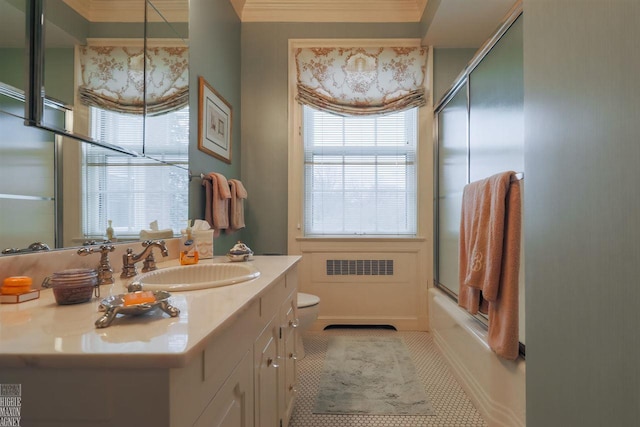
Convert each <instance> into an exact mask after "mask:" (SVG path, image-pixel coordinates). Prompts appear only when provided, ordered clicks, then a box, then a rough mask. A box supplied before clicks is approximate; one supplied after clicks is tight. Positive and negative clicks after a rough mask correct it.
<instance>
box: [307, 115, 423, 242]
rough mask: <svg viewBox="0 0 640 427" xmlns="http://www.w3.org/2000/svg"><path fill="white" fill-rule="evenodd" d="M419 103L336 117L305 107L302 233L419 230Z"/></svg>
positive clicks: (345, 233) (393, 233)
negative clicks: (392, 110) (396, 110)
mask: <svg viewBox="0 0 640 427" xmlns="http://www.w3.org/2000/svg"><path fill="white" fill-rule="evenodd" d="M416 139H417V108H412V109H409V110H406V111H402V112H399V113H393V114H388V115H373V116H371V115H369V116H349V117H341V116H337V115H333V114H330V113H326V112H322V111H319V110H316V109H314V108H311V107H309V106H304V107H303V140H304V177H305V178H304V179H305V182H304V227H305V235H307V236H326V235H408V236H415V234H416V211H417V207H416V170H417V168H416V145H417V142H416Z"/></svg>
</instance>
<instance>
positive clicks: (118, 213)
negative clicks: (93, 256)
mask: <svg viewBox="0 0 640 427" xmlns="http://www.w3.org/2000/svg"><path fill="white" fill-rule="evenodd" d="M114 3H117V4H115V5H114ZM33 8H35V9H36V12H38V9H39V8H40V9H41V11H42V13H44V20H43V22H44V25H43V26H42V28H41V30H42V50H41V52H40V53H39V55H40V56H39V58H40V59H38V60H36V61H35V62H34V61H29V57H30V53H29V46H30V41H31V40H30V39H29V36H28V34H29V31H28V28H29V25H30V24H29V20H28V16H29V14H30V13H32V12H30V11H32V10H33ZM31 34H33V31H32V32H31ZM36 35H37V31H36ZM187 40H188V0H184V1H173V0H172V1H169V0H154V1H145V0H127V1H122V2H111V1H104V0H0V129H1V130H2V132H1V133H0V250H4V249H18V250H22V249H26V248H28V246H29V245H31V244H32V243H34V242H43V243H45V244H46V245H47V246H49V247H50V248H51V249H54V248H65V247H72V246H79V245H81V244H83V242H86V241H92V240H93V241H98V242H99V241H102V240H103V239H104V238H105V237H106V235H105V232H106V228H107V226H108V222H109V221H111V222H112V224H113V228H114V229H115V230H116V236H117V237H119V240H134V239H136V237H137V236H138V235H139V232H140V230H141V229H144V228H149V223H150V222H151V221H154V220H155V221H157V223H158V225H159V228H162V229H165V230H176V231H177V230H179V227H180V225H182V223H183V222H184V220H186V218H187V213H186V212H187V205H188V194H187V192H188V190H187V188H188V171H187V164H188V122H189V112H188V107H186V105H188V87H187V85H188V51H187V48H188V42H187ZM88 50H92V51H93V52H94V53H96V52H97V53H98V54H97V56H96V55H94V56H90V55H89V56H87V55H86V51H88ZM83 51H85V52H83ZM113 52H115V54H113V55H110V53H113ZM31 56H33V55H31ZM87 58H88V59H87ZM91 61H93V62H91ZM90 62H91V66H88V65H87V64H89V63H90ZM92 67H93V68H92ZM34 68H35V69H34ZM87 70H88V73H89V74H85V75H84V76H83V71H85V72H87ZM91 73H92V74H91ZM38 74H39V76H38ZM34 75H35V78H34ZM105 76H107V77H109V78H110V79H111V81H109V82H108V84H107V83H104V82H103V83H100V78H104V77H105ZM123 76H125V77H126V80H127V81H126V82H125V83H124V84H123V85H122V86H119V87H118V86H112V85H111V83H113V82H116V83H117V82H121V80H122V78H123ZM87 82H89V83H91V84H94V83H96V82H98V83H97V85H96V86H98V95H103V94H106V95H112V96H115V97H116V98H118V97H120V96H121V95H122V94H125V92H126V95H131V96H132V98H134V99H137V100H139V101H140V103H139V105H138V104H135V105H134V104H132V103H128V102H125V103H124V109H125V110H126V109H127V108H129V109H133V110H135V111H125V112H122V111H117V110H118V108H111V105H109V99H108V96H107V97H106V98H107V100H106V101H104V103H103V104H98V106H97V107H96V106H95V104H91V103H86V102H83V101H81V100H80V98H81V97H82V96H88V97H89V98H91V96H94V95H95V93H90V92H87V91H86V90H85V89H86V87H83V86H88V85H87ZM30 85H31V87H30ZM100 85H101V86H100ZM34 87H35V88H39V89H38V90H36V91H35V94H34ZM83 91H84V92H83ZM35 95H37V96H35ZM98 98H99V96H98ZM30 102H31V104H32V105H29V103H30ZM101 102H102V101H101ZM34 112H35V114H36V115H35V116H34ZM25 119H26V120H25ZM25 123H29V124H30V125H31V126H25ZM78 141H80V142H78ZM159 192H164V193H165V195H164V196H163V197H164V198H163V197H160V196H159ZM167 193H173V194H172V195H167ZM166 198H172V200H165V199H166ZM176 204H181V205H183V206H184V213H182V212H178V213H175V212H174V213H173V214H168V213H167V212H171V211H172V210H174V211H175V205H176ZM183 228H184V227H183Z"/></svg>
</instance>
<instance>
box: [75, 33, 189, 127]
mask: <svg viewBox="0 0 640 427" xmlns="http://www.w3.org/2000/svg"><path fill="white" fill-rule="evenodd" d="M188 54H189V52H188V48H186V47H147V53H146V61H147V63H146V74H147V79H146V113H147V114H149V115H158V114H163V113H168V112H170V111H174V110H177V109H180V108H182V107H184V106H186V105H187V104H188V103H189V72H188V65H189V58H188ZM79 56H80V67H81V79H82V81H81V82H80V87H79V97H80V102H82V103H83V104H85V105H88V106H94V107H99V108H103V109H106V110H111V111H118V112H121V113H130V114H142V113H144V112H145V99H144V98H145V95H144V93H145V92H144V91H145V78H144V75H145V70H144V58H145V54H144V50H143V48H142V46H139V47H138V46H131V47H118V46H81V47H80V49H79Z"/></svg>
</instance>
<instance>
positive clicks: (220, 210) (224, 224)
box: [202, 172, 231, 237]
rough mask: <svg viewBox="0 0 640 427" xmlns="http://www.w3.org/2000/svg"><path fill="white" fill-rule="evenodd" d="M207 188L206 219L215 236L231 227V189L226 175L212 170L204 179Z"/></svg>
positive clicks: (203, 182)
mask: <svg viewBox="0 0 640 427" xmlns="http://www.w3.org/2000/svg"><path fill="white" fill-rule="evenodd" d="M202 185H203V186H204V188H205V211H204V219H205V220H207V222H208V223H209V225H210V226H211V228H213V230H214V232H213V233H214V236H216V237H217V236H219V235H220V231H221V230H224V229H227V228H229V199H231V191H230V190H229V183H228V182H227V178H225V177H224V175H222V174H219V173H215V172H211V173H209V174H207V175H205V177H204V178H203V179H202Z"/></svg>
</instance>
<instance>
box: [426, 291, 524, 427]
mask: <svg viewBox="0 0 640 427" xmlns="http://www.w3.org/2000/svg"><path fill="white" fill-rule="evenodd" d="M429 313H430V314H429V321H430V322H429V323H430V329H431V333H432V335H433V337H434V341H435V343H436V345H437V347H438V349H439V350H440V351H441V353H442V354H443V356H444V358H445V360H446V361H447V363H448V364H449V366H450V368H451V370H452V371H453V373H454V375H455V376H456V378H457V380H458V381H459V382H460V385H462V387H463V388H464V390H465V391H466V393H467V395H468V396H469V398H470V399H471V400H472V401H473V403H474V405H475V406H476V408H478V411H480V413H481V414H482V416H483V417H484V419H485V420H486V421H487V423H488V424H489V425H490V426H505V427H516V426H524V425H525V424H526V418H525V408H526V403H525V361H524V360H523V359H522V358H518V359H517V360H515V361H507V360H503V359H501V358H499V357H498V356H496V355H495V353H493V352H492V351H491V349H490V348H489V345H488V344H487V331H486V328H485V327H484V326H483V325H481V324H480V323H479V322H478V321H477V320H475V319H473V318H472V317H471V316H469V314H468V313H467V312H466V311H464V310H462V309H461V308H459V307H458V306H457V304H456V303H455V301H453V300H452V299H451V298H449V297H448V296H447V295H445V294H444V293H443V292H442V291H440V290H439V289H435V288H432V289H429Z"/></svg>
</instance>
